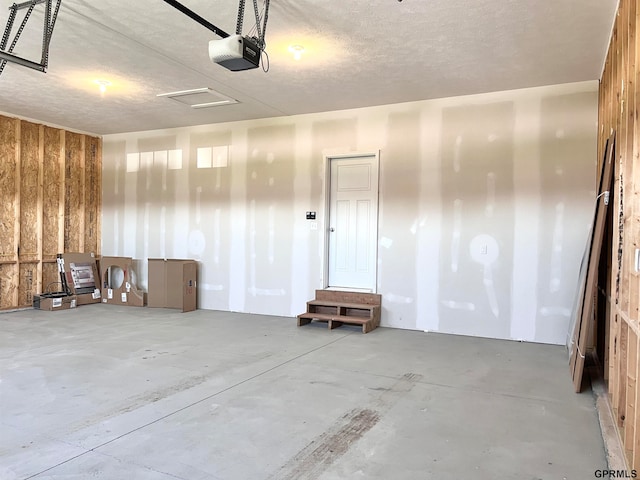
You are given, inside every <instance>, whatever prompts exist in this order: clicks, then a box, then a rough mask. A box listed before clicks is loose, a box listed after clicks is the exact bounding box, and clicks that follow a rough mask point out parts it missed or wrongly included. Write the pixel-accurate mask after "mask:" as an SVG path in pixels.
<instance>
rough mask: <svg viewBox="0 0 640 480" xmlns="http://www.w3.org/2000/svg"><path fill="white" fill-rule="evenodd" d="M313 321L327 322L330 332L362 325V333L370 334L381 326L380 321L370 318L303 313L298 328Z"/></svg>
mask: <svg viewBox="0 0 640 480" xmlns="http://www.w3.org/2000/svg"><path fill="white" fill-rule="evenodd" d="M312 320H318V321H321V322H327V324H328V325H327V326H328V327H329V330H333V329H334V328H338V327H341V326H342V325H343V324H345V323H346V324H348V325H362V333H369V332H370V331H371V330H373V329H374V328H376V327H378V326H379V323H380V322H379V320H377V319H376V318H370V317H360V318H358V317H353V316H348V315H334V314H326V313H309V312H307V313H301V314H300V315H298V326H299V327H300V326H302V325H306V324H308V323H311V321H312Z"/></svg>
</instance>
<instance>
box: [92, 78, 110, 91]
mask: <svg viewBox="0 0 640 480" xmlns="http://www.w3.org/2000/svg"><path fill="white" fill-rule="evenodd" d="M93 83H95V84H96V85H98V87H100V93H102V94H104V93H105V92H106V91H107V87H108V86H110V85H111V82H110V81H108V80H94V81H93Z"/></svg>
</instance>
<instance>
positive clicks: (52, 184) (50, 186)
mask: <svg viewBox="0 0 640 480" xmlns="http://www.w3.org/2000/svg"><path fill="white" fill-rule="evenodd" d="M60 136H61V131H60V130H58V129H57V128H50V127H44V160H43V166H42V190H43V192H42V212H43V213H42V258H43V260H55V258H56V255H57V254H58V253H60V252H61V251H62V249H63V248H64V246H63V245H60V241H59V238H60V229H61V228H64V223H63V217H62V215H61V213H64V212H61V211H60V207H61V196H60V195H61V193H62V188H63V185H64V177H63V176H62V175H63V173H64V165H63V159H64V157H63V152H62V150H61V148H62V143H61V139H60ZM43 275H44V271H43ZM43 284H44V285H46V282H45V281H44V278H43Z"/></svg>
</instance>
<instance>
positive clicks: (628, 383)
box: [598, 0, 640, 470]
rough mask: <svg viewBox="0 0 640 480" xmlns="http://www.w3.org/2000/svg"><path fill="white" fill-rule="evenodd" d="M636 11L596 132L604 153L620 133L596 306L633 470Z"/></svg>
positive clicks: (625, 18)
mask: <svg viewBox="0 0 640 480" xmlns="http://www.w3.org/2000/svg"><path fill="white" fill-rule="evenodd" d="M639 14H640V9H638V6H637V2H636V1H635V0H621V1H620V4H619V7H618V13H617V16H616V21H615V25H614V29H613V33H612V36H611V42H610V45H609V51H608V53H607V59H606V62H605V67H604V71H603V74H602V79H601V83H600V98H599V138H598V147H599V150H600V158H602V156H603V149H604V146H605V144H606V139H607V138H608V137H609V135H610V133H611V132H612V131H615V132H616V153H615V158H614V162H613V166H614V172H613V179H614V187H613V197H612V201H611V203H610V206H611V208H612V211H613V215H612V221H611V224H610V227H611V228H610V232H611V237H610V239H609V242H610V245H611V252H610V258H609V259H608V260H609V261H608V263H609V265H610V271H609V272H608V273H609V274H608V275H607V281H606V284H604V285H603V284H601V285H600V289H602V290H603V291H604V292H605V294H604V295H603V298H604V299H605V300H604V301H601V302H599V303H598V309H599V310H600V311H604V312H605V315H603V317H604V318H605V320H606V323H607V325H606V329H605V334H606V339H605V344H606V351H605V352H604V368H605V375H606V377H607V380H608V392H609V399H610V402H611V407H612V409H613V412H614V415H615V417H616V425H617V428H618V433H619V435H620V440H621V442H622V445H623V447H624V452H625V457H626V460H627V463H628V467H629V470H631V469H636V470H640V411H639V410H640V409H639V408H637V402H638V399H639V398H640V397H639V391H638V387H640V383H639V382H638V381H637V375H638V371H639V368H638V366H639V356H638V351H639V350H638V347H639V345H638V342H639V341H640V340H639V339H640V324H639V321H638V320H639V315H638V301H639V300H640V273H638V271H637V268H636V265H635V263H636V250H637V249H638V248H640V138H639V136H640V135H639V133H638V128H639V124H638V118H637V116H638V112H639V111H640V110H639V106H638V101H639V100H640V95H639V94H638V87H637V86H638V83H639V82H640V76H639V75H638V71H639V67H640V59H639V58H638V54H639V53H640V48H639V45H638V42H639V41H640V39H639V38H638V25H639V24H640V16H639Z"/></svg>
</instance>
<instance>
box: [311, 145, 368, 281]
mask: <svg viewBox="0 0 640 480" xmlns="http://www.w3.org/2000/svg"><path fill="white" fill-rule="evenodd" d="M358 157H373V161H374V162H375V163H376V166H377V167H378V168H377V174H378V178H377V180H378V188H377V190H376V228H375V235H376V242H375V256H376V262H375V265H374V267H375V269H376V271H375V279H374V286H373V290H372V291H371V292H370V293H377V292H378V233H379V226H380V225H379V224H380V150H367V151H355V152H349V153H337V154H333V153H332V154H325V155H324V164H323V168H324V179H323V181H324V189H323V192H322V193H323V195H324V201H323V202H322V203H323V205H324V215H323V221H322V231H323V232H324V235H323V238H324V241H323V242H322V263H323V265H322V288H323V289H326V288H329V233H330V232H329V226H330V225H329V214H330V212H331V161H332V160H347V159H350V158H358ZM353 291H365V290H364V289H359V288H354V289H353ZM367 291H368V290H367Z"/></svg>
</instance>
